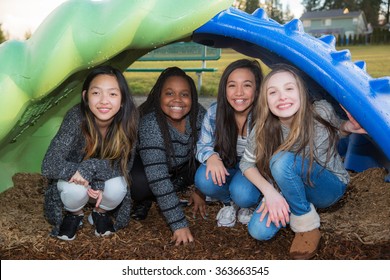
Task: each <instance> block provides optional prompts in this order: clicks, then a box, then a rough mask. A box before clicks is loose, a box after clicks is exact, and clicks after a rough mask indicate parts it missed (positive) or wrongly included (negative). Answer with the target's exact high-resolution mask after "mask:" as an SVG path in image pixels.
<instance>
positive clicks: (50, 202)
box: [42, 104, 134, 235]
mask: <svg viewBox="0 0 390 280" xmlns="http://www.w3.org/2000/svg"><path fill="white" fill-rule="evenodd" d="M84 147H85V139H84V136H83V134H82V132H81V110H80V105H79V104H78V105H76V106H74V107H73V108H71V109H70V110H69V111H68V112H67V114H66V116H65V118H64V120H63V121H62V124H61V127H60V129H59V130H58V132H57V134H56V136H55V137H54V138H53V140H52V141H51V143H50V145H49V148H48V150H47V152H46V155H45V157H44V159H43V162H42V175H44V176H45V177H46V178H48V179H49V186H48V188H47V189H46V192H45V216H46V218H47V219H48V221H49V222H50V223H51V224H53V225H54V228H53V231H52V234H53V235H57V234H58V230H59V226H60V225H61V222H62V212H63V204H62V201H61V198H60V195H59V192H58V190H57V181H58V180H59V179H62V180H65V181H68V180H69V179H70V178H71V177H72V176H73V175H74V174H75V173H76V171H79V173H80V174H81V176H83V178H85V179H86V180H87V181H89V182H90V185H91V187H92V188H93V189H99V190H103V191H104V182H105V181H107V180H109V179H111V178H115V177H118V176H123V174H122V172H121V171H120V168H119V162H115V163H114V165H113V166H112V165H111V163H110V161H108V160H102V159H97V158H91V159H88V160H84V161H83V158H84V151H83V148H84ZM133 160H134V152H133V153H132V156H131V160H130V163H129V165H128V169H129V170H130V169H131V167H132V165H133ZM115 210H116V220H115V223H114V229H115V230H118V229H120V228H123V227H125V226H127V225H128V223H129V220H130V210H131V196H130V190H129V189H128V191H127V193H126V196H125V198H124V199H123V201H122V203H121V204H120V205H119V206H118V207H117V209H115Z"/></svg>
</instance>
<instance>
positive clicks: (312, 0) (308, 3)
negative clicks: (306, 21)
mask: <svg viewBox="0 0 390 280" xmlns="http://www.w3.org/2000/svg"><path fill="white" fill-rule="evenodd" d="M321 2H322V1H321V0H303V1H302V5H303V6H304V7H305V10H306V12H314V11H317V10H319V9H320V7H321V5H320V4H321Z"/></svg>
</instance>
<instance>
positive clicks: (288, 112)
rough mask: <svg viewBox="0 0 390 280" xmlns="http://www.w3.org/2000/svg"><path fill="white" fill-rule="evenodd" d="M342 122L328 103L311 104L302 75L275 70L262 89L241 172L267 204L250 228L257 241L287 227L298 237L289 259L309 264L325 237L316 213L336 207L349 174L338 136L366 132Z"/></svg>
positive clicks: (285, 69) (279, 67) (261, 206)
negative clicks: (340, 151) (304, 260)
mask: <svg viewBox="0 0 390 280" xmlns="http://www.w3.org/2000/svg"><path fill="white" fill-rule="evenodd" d="M347 115H348V116H349V118H350V119H349V120H347V121H341V120H340V119H339V118H338V117H337V116H336V114H335V112H334V110H333V107H332V106H331V105H330V104H329V103H328V102H327V101H325V100H321V101H316V102H314V103H311V101H310V99H309V95H308V92H307V90H306V87H305V84H304V81H303V80H302V78H301V77H300V76H299V74H298V70H297V69H295V68H294V67H292V66H290V65H286V64H280V65H275V66H274V68H273V69H272V71H271V72H270V73H269V74H268V75H267V76H266V78H265V79H264V82H263V84H262V88H261V93H260V97H259V99H258V105H257V111H256V113H255V116H256V118H255V123H256V125H255V128H254V129H253V131H252V133H251V135H250V136H249V139H248V144H247V147H246V149H245V152H244V156H243V158H242V160H241V162H240V168H241V171H242V172H243V173H244V175H245V176H246V177H247V178H248V179H249V180H250V181H251V182H252V183H253V184H254V185H255V186H256V187H257V188H258V189H259V190H260V191H261V193H262V194H263V195H264V199H263V200H262V202H261V203H260V204H259V206H258V208H257V210H256V211H255V213H254V215H253V216H252V218H251V221H250V222H249V225H248V231H249V233H250V234H251V236H252V237H254V238H255V239H258V240H268V239H271V238H272V237H273V236H274V235H275V234H276V233H277V232H278V231H279V229H280V228H281V227H282V226H283V227H285V226H286V225H287V224H288V223H289V224H290V227H291V229H292V230H293V231H294V232H295V238H294V240H293V242H292V245H291V249H290V255H291V257H292V258H294V259H309V258H311V257H313V256H314V255H315V253H316V251H317V248H318V244H319V241H320V238H321V234H320V231H319V227H320V217H319V215H318V214H317V212H316V208H317V207H318V208H326V207H329V206H331V205H332V204H334V203H336V202H337V201H338V200H339V199H340V198H341V197H342V196H343V195H344V193H345V190H346V187H347V184H348V182H349V175H348V172H347V171H346V169H345V168H344V165H343V162H342V159H341V157H340V155H339V154H338V152H337V148H336V145H337V140H338V136H340V135H341V136H344V135H348V134H349V133H365V131H364V129H362V128H361V127H360V125H359V124H358V123H357V122H356V121H355V120H354V119H353V118H352V117H351V116H350V115H349V114H347Z"/></svg>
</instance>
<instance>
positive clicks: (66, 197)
mask: <svg viewBox="0 0 390 280" xmlns="http://www.w3.org/2000/svg"><path fill="white" fill-rule="evenodd" d="M57 189H58V191H59V193H60V198H61V201H62V203H63V204H64V208H65V210H67V211H70V212H77V211H80V210H81V209H82V208H83V207H84V206H85V204H87V202H88V194H87V188H86V187H84V186H81V185H76V184H74V183H68V182H66V181H62V180H60V181H58V183H57Z"/></svg>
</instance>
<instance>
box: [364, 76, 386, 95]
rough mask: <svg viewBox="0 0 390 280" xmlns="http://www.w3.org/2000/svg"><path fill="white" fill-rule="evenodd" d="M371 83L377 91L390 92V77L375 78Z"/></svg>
mask: <svg viewBox="0 0 390 280" xmlns="http://www.w3.org/2000/svg"><path fill="white" fill-rule="evenodd" d="M369 83H370V86H371V88H372V89H373V90H375V91H376V92H386V93H389V92H390V77H383V78H378V79H373V80H371V81H370V82H369Z"/></svg>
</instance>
